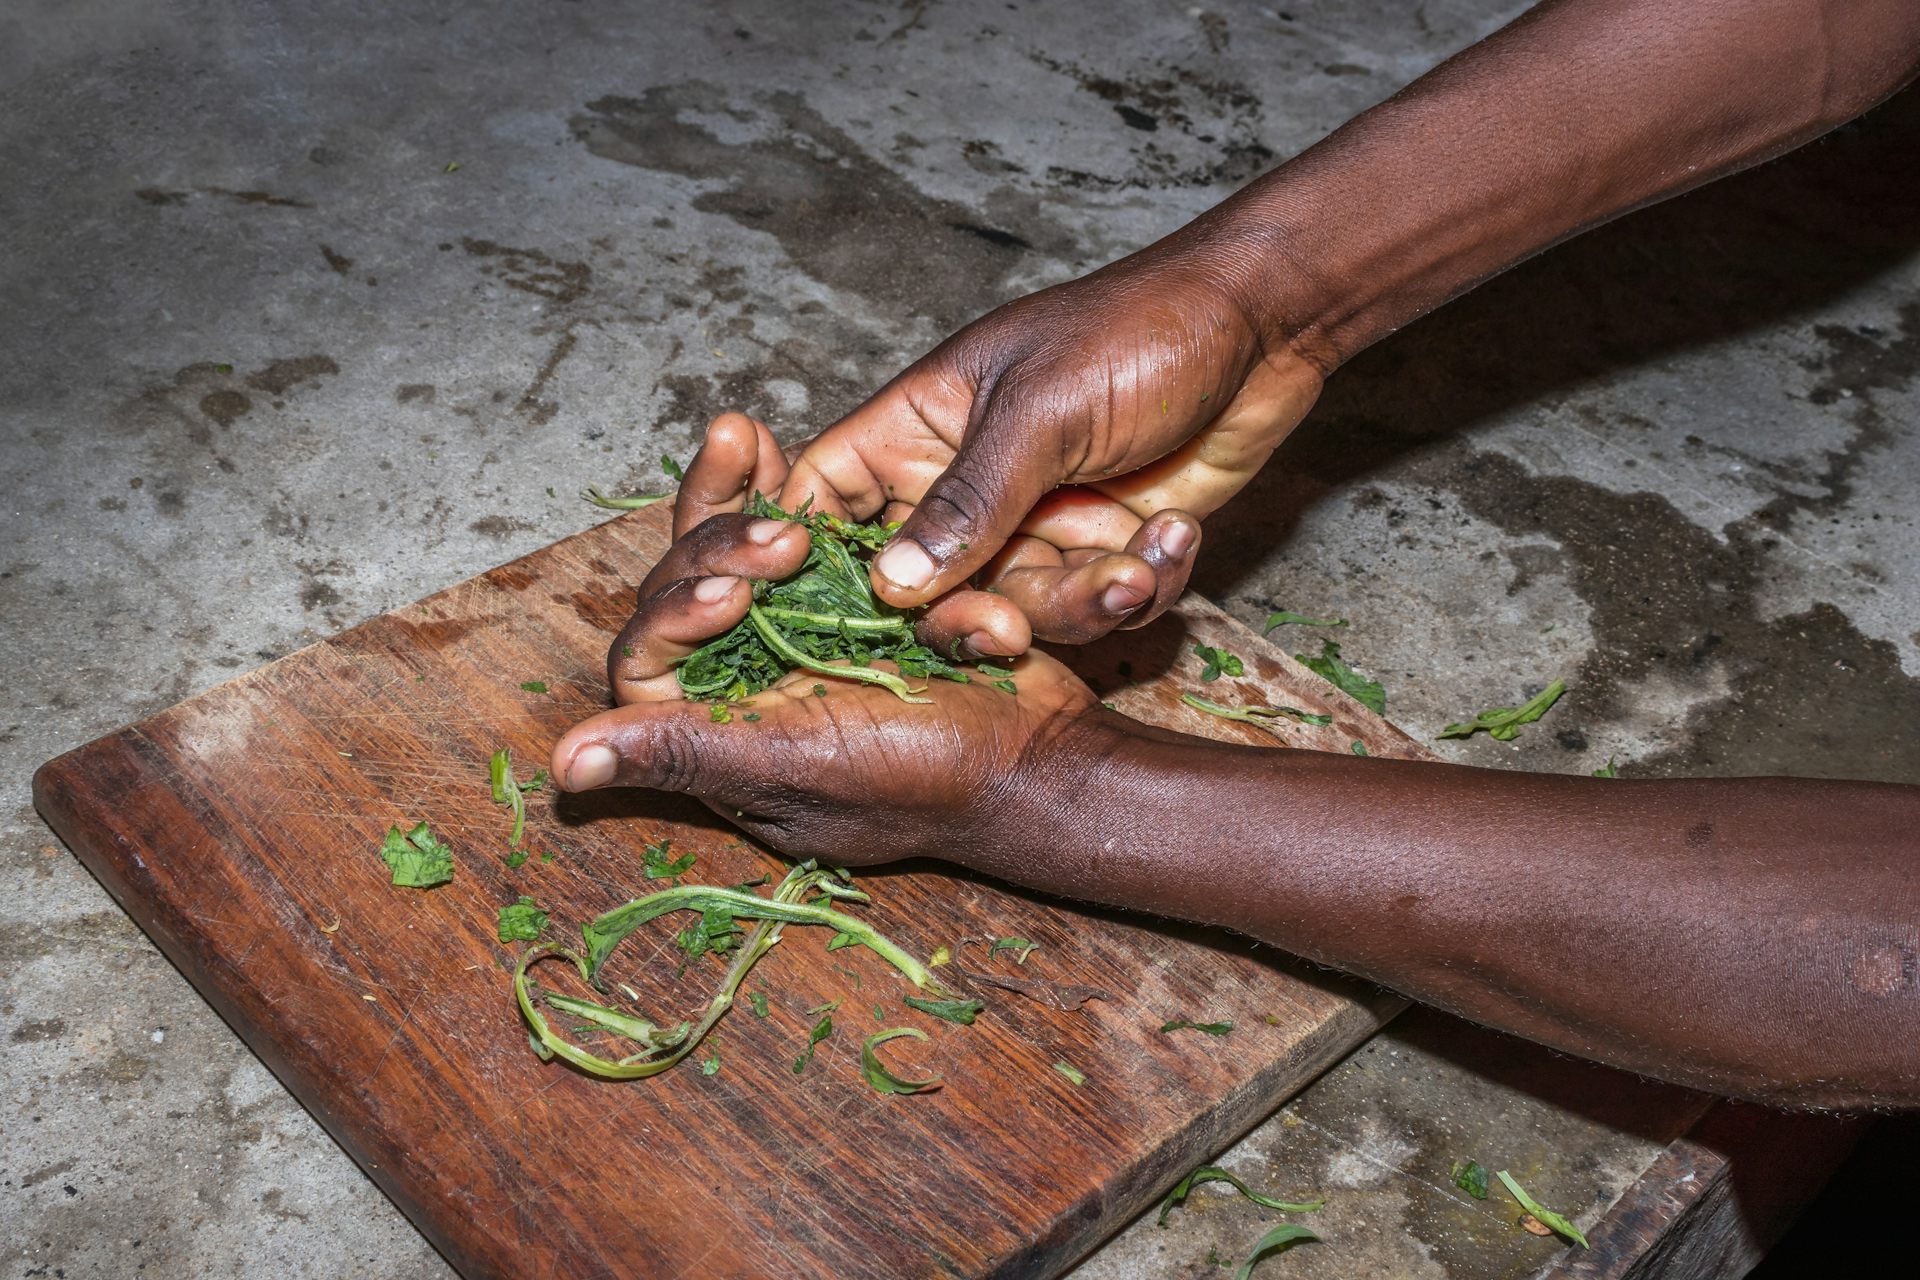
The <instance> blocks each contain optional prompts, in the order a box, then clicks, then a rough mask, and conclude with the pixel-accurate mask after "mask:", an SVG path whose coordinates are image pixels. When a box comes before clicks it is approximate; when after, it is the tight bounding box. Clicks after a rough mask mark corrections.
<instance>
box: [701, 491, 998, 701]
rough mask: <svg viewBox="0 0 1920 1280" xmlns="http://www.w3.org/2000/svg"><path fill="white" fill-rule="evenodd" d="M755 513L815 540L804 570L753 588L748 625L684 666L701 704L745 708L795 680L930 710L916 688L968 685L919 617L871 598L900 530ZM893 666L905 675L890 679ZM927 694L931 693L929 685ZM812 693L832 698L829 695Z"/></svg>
mask: <svg viewBox="0 0 1920 1280" xmlns="http://www.w3.org/2000/svg"><path fill="white" fill-rule="evenodd" d="M747 510H748V514H750V515H756V516H760V517H763V518H769V519H781V520H790V521H793V522H794V523H796V524H800V525H803V526H805V527H806V530H807V532H808V534H809V535H810V536H811V538H812V544H811V546H810V547H809V548H808V551H807V558H806V560H805V561H804V562H803V563H802V564H801V566H800V568H799V570H798V571H797V572H795V573H794V574H793V575H791V576H790V577H786V578H783V579H781V580H780V581H778V582H772V581H767V580H764V579H760V580H755V582H754V583H753V601H752V603H751V604H749V605H748V607H747V616H746V617H745V618H742V619H741V620H740V621H739V622H738V623H737V624H736V625H735V626H734V627H733V629H732V630H730V631H728V632H727V633H726V634H725V635H722V636H720V637H719V638H718V639H715V640H713V641H710V642H709V643H707V644H706V645H704V646H703V647H701V648H700V649H697V650H695V651H694V652H693V653H692V654H690V655H689V656H688V657H686V658H684V659H682V660H681V662H680V663H679V664H678V669H677V675H678V677H679V681H680V688H681V690H682V691H683V692H684V693H685V694H686V695H687V697H688V698H691V699H698V700H720V701H738V700H740V699H742V698H747V697H751V696H752V695H754V694H756V693H758V692H759V691H760V690H762V689H765V688H767V687H768V686H769V685H771V684H773V683H774V682H775V681H776V680H778V679H780V677H782V676H784V675H786V674H787V673H788V672H789V671H793V670H796V669H802V668H804V669H806V670H809V671H813V672H817V673H819V674H820V675H823V676H832V677H834V678H836V679H842V680H857V681H861V682H863V683H866V684H877V685H879V686H881V687H882V688H885V689H888V690H890V691H892V692H893V694H894V695H895V696H896V697H899V698H900V699H902V700H903V701H906V702H924V701H926V699H924V698H920V697H918V696H916V695H918V694H919V693H920V691H921V687H916V686H915V685H913V684H911V683H909V682H910V681H924V680H926V679H927V678H929V677H934V676H938V677H943V678H946V679H952V680H965V679H966V675H965V673H964V672H962V671H961V670H960V668H959V667H957V666H955V665H954V664H952V663H950V662H948V661H946V660H945V659H943V658H942V657H941V656H940V655H939V654H938V653H936V652H934V650H932V649H931V648H929V647H927V646H926V645H923V644H921V643H920V642H919V640H917V639H916V638H915V637H914V634H913V617H912V615H911V614H910V613H909V612H908V611H906V610H904V609H896V608H894V607H893V606H892V605H889V604H887V603H886V602H885V601H883V600H881V599H880V598H879V597H878V596H876V595H874V594H873V587H872V584H871V581H870V579H869V577H868V570H867V566H868V563H869V562H870V561H871V560H872V557H873V553H874V552H875V551H877V550H879V549H880V547H881V546H883V545H885V543H886V541H887V539H888V538H890V537H892V536H893V526H891V525H884V524H854V523H852V522H850V521H846V520H841V519H839V518H838V517H836V516H832V515H828V514H826V513H814V514H807V513H806V511H805V510H804V509H803V510H801V511H796V512H792V513H789V512H787V511H786V510H784V509H783V508H781V507H780V506H779V505H778V504H776V503H773V502H771V501H769V500H767V499H766V498H764V497H761V496H759V495H758V494H756V495H754V498H753V500H752V501H751V502H750V503H749V504H748V509H747ZM883 660H884V661H888V662H891V663H893V664H894V665H895V666H896V667H897V668H898V673H897V674H896V673H895V672H891V671H882V670H879V669H878V668H877V667H875V666H874V664H875V663H876V662H880V661H883ZM922 687H924V686H922ZM813 688H814V693H815V694H817V695H819V696H822V697H824V696H825V695H826V686H825V685H821V684H816V685H815V686H814V687H813Z"/></svg>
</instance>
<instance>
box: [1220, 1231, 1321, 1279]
mask: <svg viewBox="0 0 1920 1280" xmlns="http://www.w3.org/2000/svg"><path fill="white" fill-rule="evenodd" d="M1319 1238H1320V1237H1319V1236H1317V1235H1315V1234H1314V1233H1313V1232H1312V1231H1309V1230H1308V1229H1307V1228H1305V1227H1302V1226H1299V1225H1297V1224H1295V1223H1291V1222H1286V1223H1282V1224H1281V1225H1279V1226H1277V1227H1275V1228H1274V1229H1273V1230H1271V1231H1269V1232H1267V1234H1265V1235H1263V1236H1261V1237H1260V1239H1259V1240H1258V1241H1256V1242H1255V1243H1254V1246H1253V1252H1252V1253H1249V1254H1248V1255H1247V1260H1246V1261H1245V1262H1242V1263H1241V1264H1240V1269H1239V1270H1238V1271H1235V1272H1234V1273H1233V1280H1247V1277H1248V1276H1250V1275H1252V1274H1253V1264H1254V1263H1256V1262H1258V1261H1260V1259H1262V1258H1264V1257H1266V1256H1267V1255H1268V1254H1270V1253H1279V1252H1280V1251H1281V1250H1283V1249H1291V1248H1292V1247H1293V1246H1294V1245H1296V1244H1302V1243H1305V1242H1306V1241H1309V1240H1318V1239H1319Z"/></svg>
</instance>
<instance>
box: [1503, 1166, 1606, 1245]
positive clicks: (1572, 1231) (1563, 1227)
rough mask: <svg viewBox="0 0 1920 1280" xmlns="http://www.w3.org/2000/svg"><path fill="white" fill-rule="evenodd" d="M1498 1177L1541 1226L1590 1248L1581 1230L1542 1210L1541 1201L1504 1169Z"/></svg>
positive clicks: (1550, 1211) (1548, 1211) (1563, 1219)
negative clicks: (1521, 1186)
mask: <svg viewBox="0 0 1920 1280" xmlns="http://www.w3.org/2000/svg"><path fill="white" fill-rule="evenodd" d="M1496 1176H1497V1177H1498V1178H1499V1179H1500V1183H1501V1185H1502V1186H1504V1187H1506V1189H1507V1191H1508V1192H1509V1193H1510V1194H1511V1195H1512V1196H1513V1198H1514V1199H1515V1200H1518V1201H1519V1202H1520V1207H1521V1208H1522V1209H1525V1210H1526V1211H1527V1212H1528V1213H1530V1214H1532V1215H1533V1216H1534V1218H1535V1219H1537V1220H1538V1221H1539V1223H1540V1225H1541V1226H1543V1227H1547V1228H1550V1229H1551V1230H1553V1231H1557V1232H1559V1233H1560V1234H1561V1235H1563V1236H1565V1237H1566V1238H1567V1239H1569V1240H1571V1241H1573V1242H1574V1243H1575V1244H1577V1245H1579V1246H1580V1247H1581V1248H1582V1249H1585V1248H1587V1247H1588V1245H1587V1238H1586V1237H1585V1236H1583V1235H1581V1234H1580V1228H1578V1227H1576V1226H1574V1225H1573V1224H1572V1223H1571V1222H1568V1221H1567V1220H1566V1219H1565V1218H1563V1217H1561V1216H1560V1215H1559V1214H1557V1213H1555V1212H1554V1211H1553V1210H1551V1209H1543V1208H1541V1207H1540V1203H1539V1201H1537V1200H1535V1199H1534V1198H1533V1197H1532V1196H1530V1195H1528V1194H1527V1193H1526V1192H1525V1191H1523V1190H1521V1189H1520V1184H1519V1183H1517V1182H1515V1181H1514V1180H1513V1175H1511V1174H1509V1173H1508V1172H1507V1171H1506V1170H1505V1169H1502V1170H1501V1171H1500V1172H1499V1174H1497V1175H1496Z"/></svg>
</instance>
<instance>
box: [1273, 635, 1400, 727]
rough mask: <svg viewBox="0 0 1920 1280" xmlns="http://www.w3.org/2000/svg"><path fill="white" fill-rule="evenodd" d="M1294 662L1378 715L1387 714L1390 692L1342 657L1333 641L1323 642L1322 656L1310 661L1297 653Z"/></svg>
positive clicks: (1321, 645) (1321, 647)
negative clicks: (1348, 663) (1388, 693)
mask: <svg viewBox="0 0 1920 1280" xmlns="http://www.w3.org/2000/svg"><path fill="white" fill-rule="evenodd" d="M1293 660H1294V661H1295V662H1298V663H1299V664H1300V665H1301V666H1303V667H1305V668H1306V669H1307V670H1309V671H1311V672H1313V673H1314V674H1315V675H1317V676H1319V677H1320V678H1321V679H1323V680H1325V681H1327V682H1328V683H1329V684H1331V685H1332V686H1333V687H1334V688H1336V689H1338V690H1340V691H1341V692H1342V693H1344V694H1346V695H1348V696H1349V697H1351V698H1353V699H1354V701H1356V702H1358V703H1359V704H1360V705H1361V706H1363V707H1365V708H1367V709H1368V710H1369V711H1371V712H1373V713H1374V714H1375V715H1377V716H1383V715H1385V714H1387V691H1386V689H1385V688H1383V687H1382V686H1381V684H1380V682H1379V681H1378V680H1370V679H1368V678H1367V677H1366V676H1363V675H1361V674H1360V673H1359V672H1358V671H1355V670H1354V669H1353V668H1352V667H1350V666H1348V665H1347V664H1346V663H1345V662H1343V661H1342V660H1341V658H1340V646H1339V645H1337V644H1335V643H1334V642H1333V641H1331V640H1323V641H1321V642H1320V656H1319V657H1317V658H1310V657H1308V656H1307V655H1306V654H1304V653H1296V654H1294V655H1293Z"/></svg>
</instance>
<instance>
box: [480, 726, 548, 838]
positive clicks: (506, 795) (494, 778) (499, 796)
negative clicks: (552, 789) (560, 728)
mask: <svg viewBox="0 0 1920 1280" xmlns="http://www.w3.org/2000/svg"><path fill="white" fill-rule="evenodd" d="M487 781H488V783H489V784H490V785H491V786H492V788H493V802H494V803H495V804H503V805H506V806H507V807H508V808H509V809H511V810H513V833H512V834H511V835H509V836H508V837H507V847H508V848H509V849H511V848H513V847H514V846H515V845H517V844H519V843H520V840H521V837H522V836H524V835H525V834H526V830H527V797H526V793H527V792H529V791H538V790H539V789H540V788H541V787H544V786H546V785H547V771H546V770H545V769H542V770H541V771H540V772H538V773H536V774H534V775H533V777H531V778H529V779H528V780H527V781H525V782H515V781H514V779H513V754H512V752H509V751H505V750H501V751H496V752H494V753H493V759H492V760H491V761H489V762H488V764H487Z"/></svg>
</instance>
